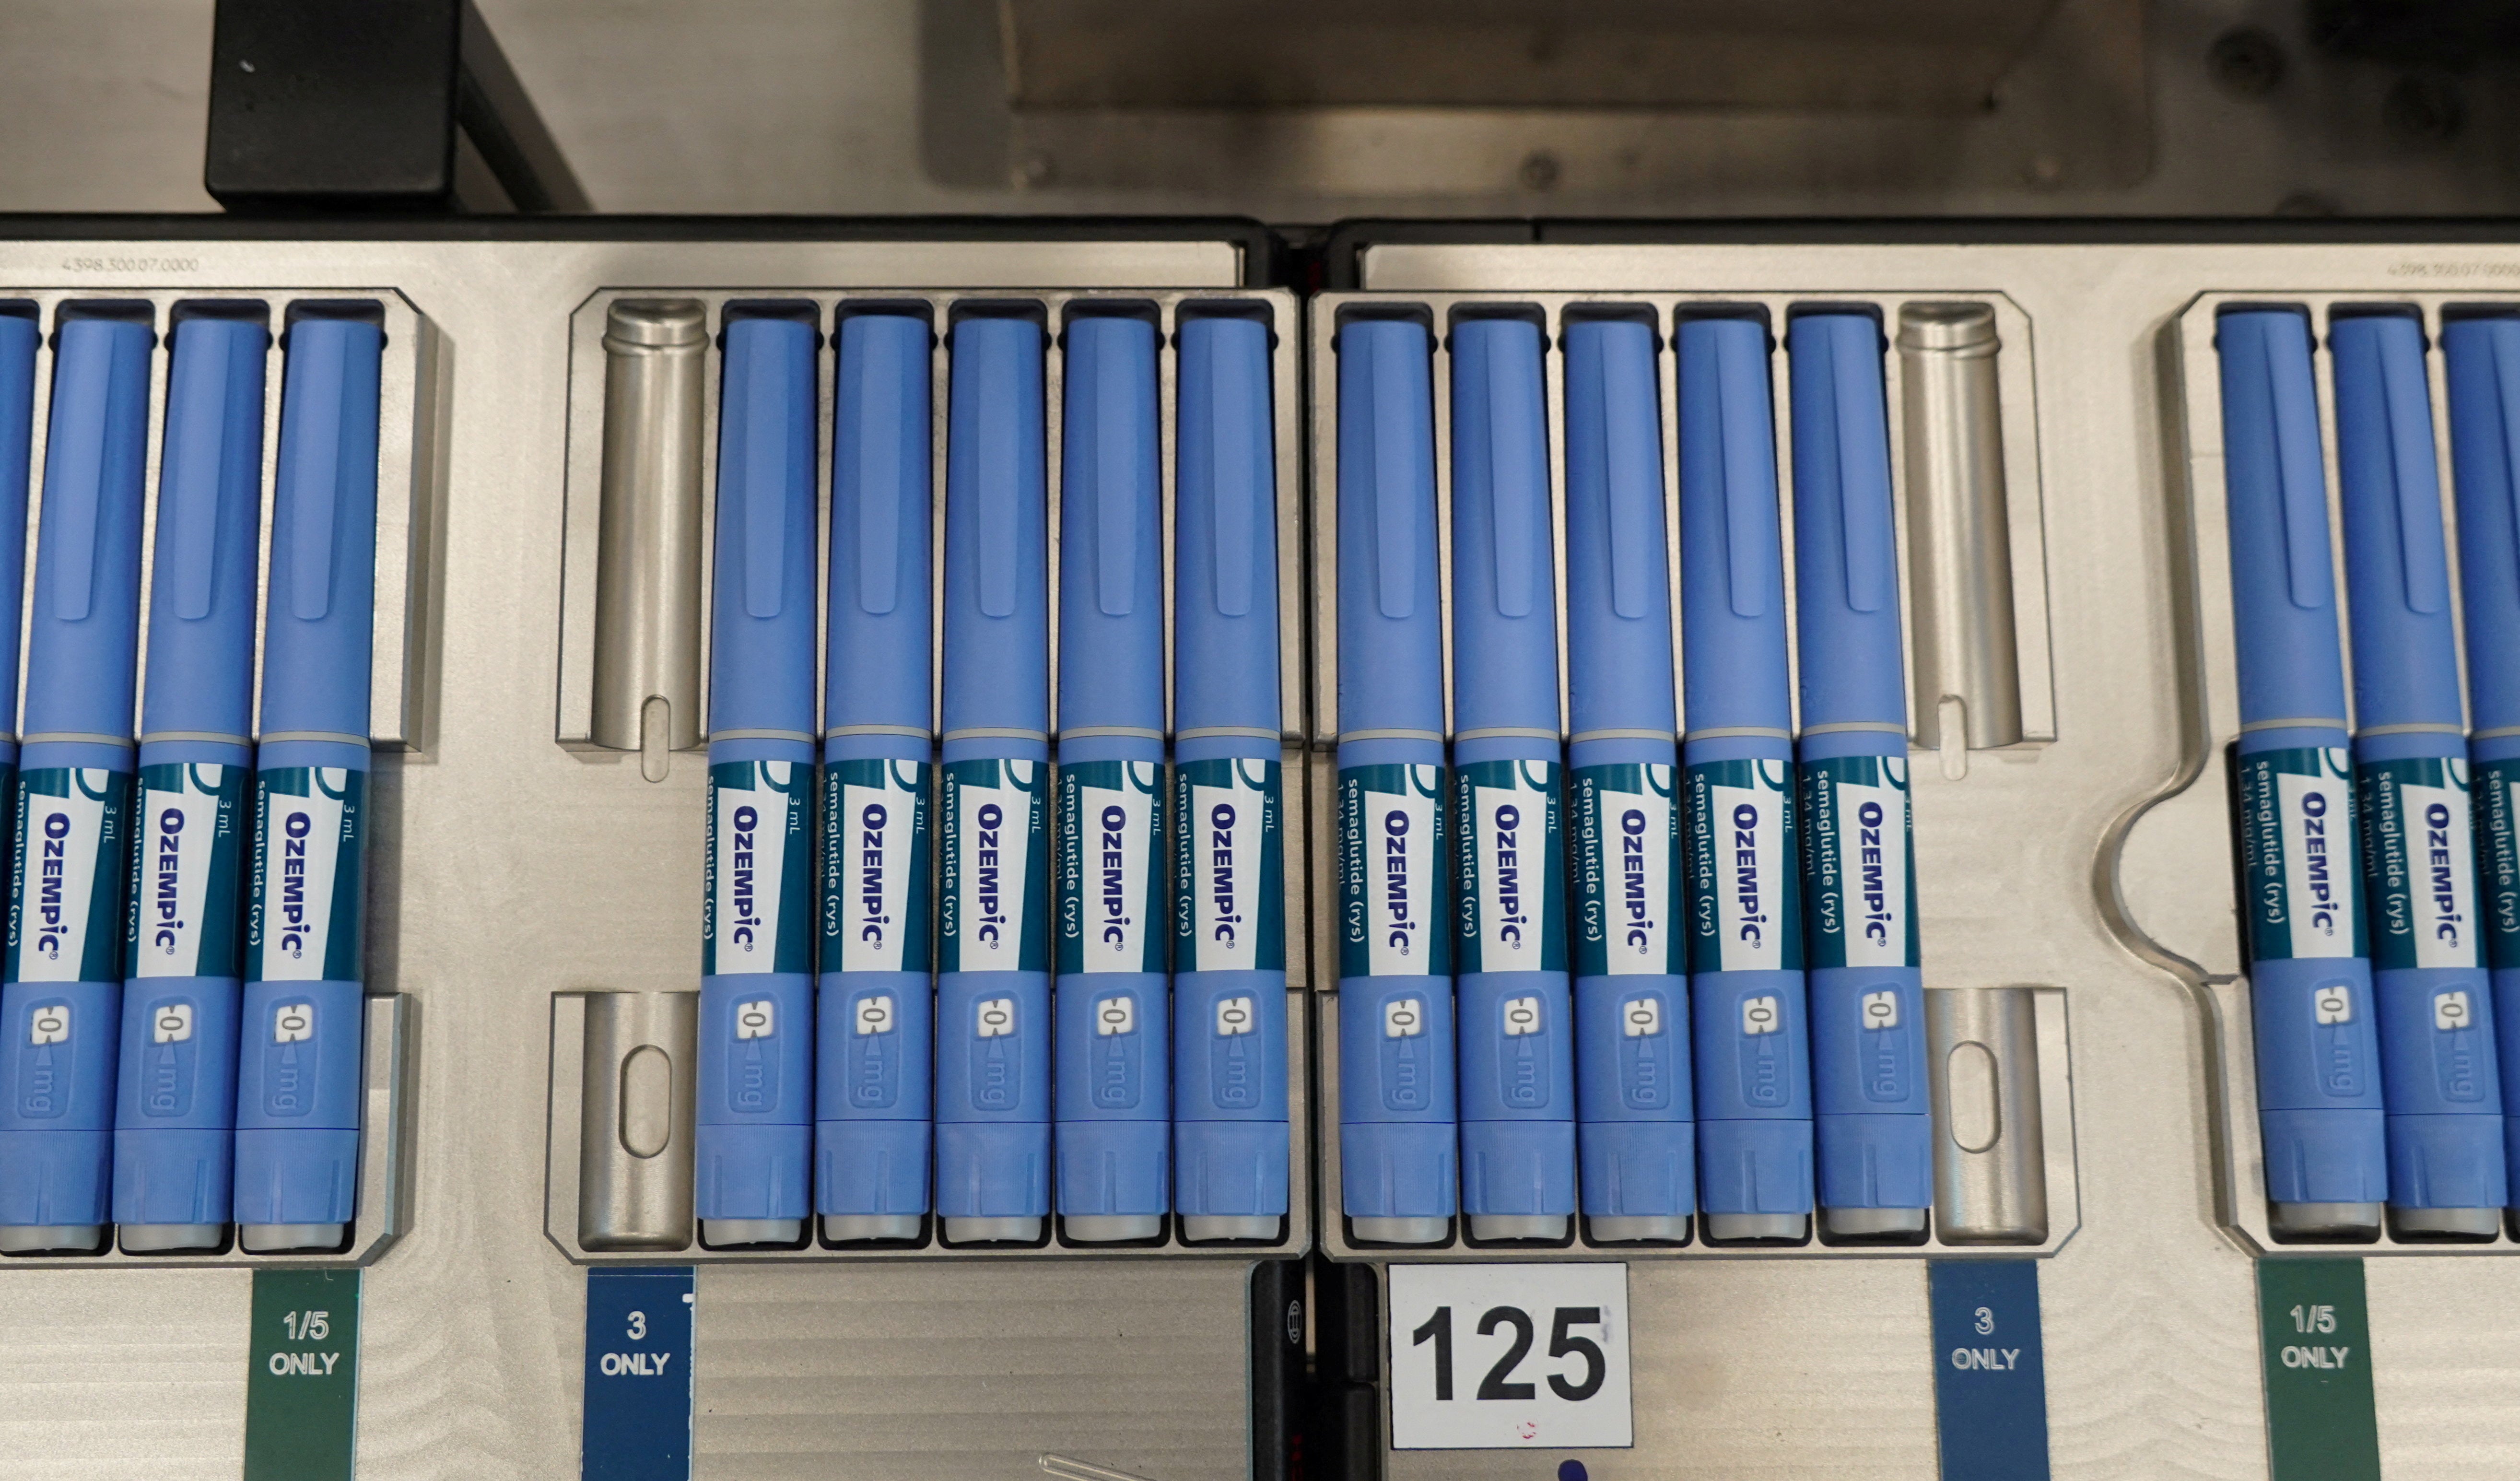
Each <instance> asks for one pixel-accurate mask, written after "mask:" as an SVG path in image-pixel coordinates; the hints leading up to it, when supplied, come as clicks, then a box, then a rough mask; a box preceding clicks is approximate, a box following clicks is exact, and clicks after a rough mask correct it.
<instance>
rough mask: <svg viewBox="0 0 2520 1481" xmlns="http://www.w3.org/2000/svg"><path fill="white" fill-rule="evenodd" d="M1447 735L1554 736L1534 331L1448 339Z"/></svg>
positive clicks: (1553, 615)
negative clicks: (1450, 656)
mask: <svg viewBox="0 0 2520 1481" xmlns="http://www.w3.org/2000/svg"><path fill="white" fill-rule="evenodd" d="M1452 349H1453V651H1454V652H1455V653H1456V654H1457V655H1459V658H1460V662H1459V663H1458V664H1457V665H1456V667H1455V672H1454V676H1453V727H1454V732H1455V735H1456V736H1457V737H1465V738H1475V737H1476V736H1477V734H1478V733H1479V732H1482V731H1499V730H1504V731H1512V732H1530V731H1539V732H1543V733H1545V734H1544V735H1543V736H1541V737H1537V738H1534V737H1528V736H1526V737H1524V738H1523V739H1526V740H1528V739H1539V740H1542V741H1543V743H1545V744H1548V745H1550V746H1554V744H1555V742H1556V735H1557V722H1558V714H1557V576H1556V570H1555V561H1554V560H1553V551H1554V549H1555V547H1556V537H1555V531H1554V529H1553V525H1554V523H1555V521H1554V520H1553V518H1552V517H1551V512H1550V507H1549V413H1548V410H1547V407H1546V405H1545V403H1544V401H1543V398H1542V376H1541V356H1542V354H1543V352H1544V349H1545V346H1544V344H1543V342H1542V339H1541V334H1540V327H1539V326H1538V325H1536V324H1533V323H1531V322H1530V321H1528V320H1524V319H1465V320H1463V321H1461V322H1460V323H1458V324H1456V325H1455V326H1454V327H1453V341H1452Z"/></svg>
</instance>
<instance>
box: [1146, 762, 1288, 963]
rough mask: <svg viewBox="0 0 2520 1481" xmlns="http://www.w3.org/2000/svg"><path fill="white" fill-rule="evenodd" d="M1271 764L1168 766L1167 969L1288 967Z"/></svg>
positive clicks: (1281, 849) (1276, 790) (1276, 783)
mask: <svg viewBox="0 0 2520 1481" xmlns="http://www.w3.org/2000/svg"><path fill="white" fill-rule="evenodd" d="M1280 785H1281V784H1280V779H1279V769H1278V763H1277V762H1275V761H1252V760H1241V759H1231V758H1222V757H1220V758H1215V759H1211V760H1207V761H1183V762H1178V763H1176V764H1175V765H1174V767H1173V817H1174V819H1175V820H1176V822H1175V824H1174V834H1175V837H1176V840H1177V841H1176V843H1175V846H1174V851H1173V860H1174V865H1173V970H1174V971H1177V972H1229V971H1270V972H1282V971H1284V970H1285V969H1286V861H1285V843H1284V841H1283V838H1282V836H1281V833H1280V827H1279V807H1280V802H1279V795H1280Z"/></svg>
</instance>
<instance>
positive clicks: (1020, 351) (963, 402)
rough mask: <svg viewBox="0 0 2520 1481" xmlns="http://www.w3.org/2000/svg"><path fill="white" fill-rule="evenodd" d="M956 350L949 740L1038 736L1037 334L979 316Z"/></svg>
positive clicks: (1045, 705) (1044, 611)
mask: <svg viewBox="0 0 2520 1481" xmlns="http://www.w3.org/2000/svg"><path fill="white" fill-rule="evenodd" d="M952 346H953V389H952V403H953V404H952V406H951V407H950V408H949V411H948V417H949V426H948V431H947V436H948V439H949V445H948V450H947V458H946V474H945V476H946V480H947V483H946V492H945V677H944V685H945V706H944V708H945V733H946V736H947V738H948V739H949V740H950V739H951V738H952V737H953V735H954V734H955V733H956V732H958V731H972V730H988V731H1010V730H1012V731H1018V732H1023V733H1025V734H1028V735H1039V734H1042V733H1044V732H1047V731H1048V730H1049V728H1050V672H1049V669H1050V664H1049V652H1050V649H1049V642H1050V637H1049V613H1050V600H1049V583H1050V570H1049V558H1048V551H1049V529H1048V520H1049V511H1048V496H1047V494H1046V492H1045V489H1046V484H1045V481H1044V480H1045V471H1044V466H1043V459H1044V456H1045V453H1044V446H1045V444H1044V441H1043V436H1044V433H1043V426H1042V421H1043V407H1042V361H1041V357H1042V332H1041V325H1040V324H1039V323H1038V322H1036V321H1035V320H1032V319H1029V318H1019V317H1013V316H1005V317H1001V316H995V315H974V316H972V317H969V318H966V319H962V320H959V321H957V322H956V323H955V325H954V327H953V337H952ZM1001 739H1004V738H1001ZM948 759H951V757H950V756H949V757H948Z"/></svg>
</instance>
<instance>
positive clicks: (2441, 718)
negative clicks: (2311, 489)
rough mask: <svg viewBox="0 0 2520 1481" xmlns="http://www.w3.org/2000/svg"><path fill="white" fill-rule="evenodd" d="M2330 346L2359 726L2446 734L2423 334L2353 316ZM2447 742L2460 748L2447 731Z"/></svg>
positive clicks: (2444, 621)
mask: <svg viewBox="0 0 2520 1481" xmlns="http://www.w3.org/2000/svg"><path fill="white" fill-rule="evenodd" d="M2328 343H2329V346H2330V350H2331V353H2332V354H2333V356H2334V359H2335V365H2336V466H2337V471H2338V482H2339V485H2340V488H2341V490H2342V501H2341V502H2342V504H2343V506H2344V512H2345V580H2346V586H2347V591H2348V594H2349V595H2350V596H2351V598H2352V602H2351V604H2350V606H2349V611H2350V613H2351V616H2352V622H2353V641H2354V718H2355V725H2356V729H2358V730H2362V731H2371V730H2375V729H2379V728H2381V727H2387V726H2403V725H2447V726H2451V727H2453V729H2454V728H2456V727H2457V726H2458V725H2459V724H2460V721H2461V716H2462V713H2463V706H2462V705H2461V704H2460V702H2459V700H2460V696H2459V685H2458V638H2457V634H2456V633H2455V632H2454V631H2453V626H2452V619H2451V591H2450V555H2449V550H2448V546H2447V542H2446V540H2445V539H2444V537H2443V534H2442V507H2441V477H2440V473H2439V471H2438V470H2437V469H2436V467H2435V465H2434V462H2433V409H2432V393H2431V390H2430V388H2429V386H2428V384H2427V375H2426V370H2425V367H2424V332H2423V327H2422V325H2421V324H2419V323H2418V322H2417V321H2415V320H2414V319H2412V318H2409V317H2408V316H2407V315H2404V314H2359V315H2355V316H2352V317H2345V318H2338V319H2336V320H2335V321H2334V322H2333V324H2332V325H2331V327H2330V329H2329V332H2328ZM2446 739H2447V740H2448V741H2449V743H2450V744H2451V745H2452V746H2453V747H2455V746H2457V745H2458V743H2459V742H2458V738H2457V737H2456V736H2455V735H2453V736H2449V737H2447V738H2446Z"/></svg>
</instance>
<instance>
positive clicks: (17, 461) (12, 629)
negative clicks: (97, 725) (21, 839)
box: [0, 299, 43, 828]
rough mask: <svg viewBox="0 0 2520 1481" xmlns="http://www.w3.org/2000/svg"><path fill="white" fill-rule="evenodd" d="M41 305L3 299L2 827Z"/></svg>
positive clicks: (11, 819) (7, 823)
mask: <svg viewBox="0 0 2520 1481" xmlns="http://www.w3.org/2000/svg"><path fill="white" fill-rule="evenodd" d="M35 315H36V309H35V305H34V304H32V303H29V302H27V301H25V300H24V299H0V798H6V799H8V801H7V804H6V805H0V828H5V827H13V826H15V824H16V821H17V809H16V805H15V804H16V800H17V796H18V708H17V705H16V703H15V702H14V701H15V699H16V697H17V694H18V636H19V623H20V621H21V619H22V616H23V613H24V608H25V605H26V602H25V598H26V485H27V482H28V476H27V474H28V471H29V465H30V464H31V463H32V462H33V448H34V431H35V347H36V345H37V344H39V343H41V342H42V340H43V331H42V330H41V329H40V328H39V327H38V324H37V320H36V317H35Z"/></svg>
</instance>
